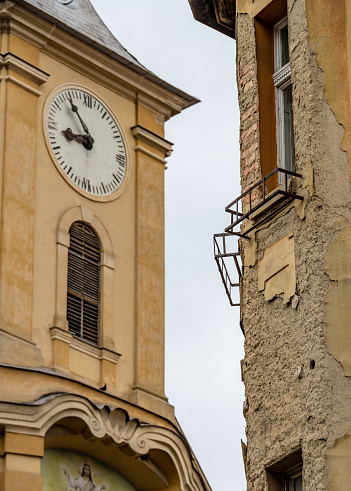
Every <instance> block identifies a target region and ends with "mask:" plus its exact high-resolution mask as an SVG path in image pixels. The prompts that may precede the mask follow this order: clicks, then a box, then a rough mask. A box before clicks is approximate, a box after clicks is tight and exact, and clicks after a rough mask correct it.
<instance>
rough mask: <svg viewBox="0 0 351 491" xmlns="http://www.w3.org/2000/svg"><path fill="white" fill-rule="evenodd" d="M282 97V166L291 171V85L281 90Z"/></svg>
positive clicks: (292, 133) (293, 152)
mask: <svg viewBox="0 0 351 491" xmlns="http://www.w3.org/2000/svg"><path fill="white" fill-rule="evenodd" d="M283 99H284V102H283V104H284V146H285V155H284V157H285V158H284V167H285V169H286V170H290V171H293V170H294V163H295V146H294V123H293V112H292V87H291V85H289V87H287V88H286V89H285V90H283Z"/></svg>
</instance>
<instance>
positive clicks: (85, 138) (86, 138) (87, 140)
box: [62, 128, 94, 150]
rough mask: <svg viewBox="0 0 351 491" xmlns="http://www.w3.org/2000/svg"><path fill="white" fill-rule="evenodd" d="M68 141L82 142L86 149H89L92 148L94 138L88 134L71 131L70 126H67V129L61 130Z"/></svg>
mask: <svg viewBox="0 0 351 491" xmlns="http://www.w3.org/2000/svg"><path fill="white" fill-rule="evenodd" d="M62 133H63V134H64V135H65V137H66V138H67V140H68V141H73V140H74V141H76V142H78V143H82V144H83V146H84V147H85V148H86V149H87V150H91V149H92V148H93V143H94V139H93V138H92V137H91V136H90V135H76V134H74V133H73V131H72V130H71V128H67V130H64V131H62Z"/></svg>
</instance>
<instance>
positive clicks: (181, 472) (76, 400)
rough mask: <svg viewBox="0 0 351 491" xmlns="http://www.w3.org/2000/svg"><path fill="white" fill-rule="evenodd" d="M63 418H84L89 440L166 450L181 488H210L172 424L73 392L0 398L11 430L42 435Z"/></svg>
mask: <svg viewBox="0 0 351 491" xmlns="http://www.w3.org/2000/svg"><path fill="white" fill-rule="evenodd" d="M115 402H117V400H116V399H115ZM145 416H146V413H145ZM65 418H71V419H72V418H75V419H78V420H80V421H83V422H84V423H85V425H86V430H88V431H86V430H83V431H82V433H81V434H82V436H83V437H85V438H88V439H89V440H90V441H92V439H98V440H104V441H105V440H106V437H107V438H111V439H112V440H113V442H114V443H116V444H117V445H121V444H124V445H128V446H129V448H130V450H131V451H132V453H134V454H136V455H135V456H143V455H144V456H147V454H148V453H149V452H150V451H151V450H158V451H160V452H163V453H165V454H167V455H168V456H169V457H170V458H171V460H172V462H173V464H174V467H175V469H176V471H177V474H178V476H179V480H180V489H183V490H187V491H210V487H209V485H208V483H207V482H206V479H205V477H204V475H203V473H202V471H201V469H200V467H199V465H198V463H197V461H196V460H195V457H194V455H193V454H192V452H191V450H190V447H189V445H188V443H187V441H186V440H185V438H184V436H183V435H182V434H181V433H180V432H179V430H177V429H175V428H174V429H173V430H171V429H169V428H166V427H163V426H157V425H155V424H148V423H146V422H143V423H141V422H140V421H139V420H138V419H133V418H130V416H129V414H128V412H127V411H125V410H123V409H121V408H118V407H116V406H112V405H108V406H107V405H105V404H93V403H91V402H90V401H89V400H87V399H86V398H84V397H81V396H77V395H74V394H65V393H61V394H57V393H56V394H49V395H47V396H45V397H43V398H41V399H39V400H36V401H34V402H32V403H27V404H25V405H22V404H14V403H6V402H0V421H1V422H2V425H3V426H4V427H5V430H6V431H9V432H12V433H17V434H27V435H34V436H41V437H45V435H46V434H47V432H48V430H50V428H52V427H53V426H54V425H55V424H56V423H59V422H60V421H62V420H64V419H65Z"/></svg>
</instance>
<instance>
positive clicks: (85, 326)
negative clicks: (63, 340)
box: [67, 222, 100, 344]
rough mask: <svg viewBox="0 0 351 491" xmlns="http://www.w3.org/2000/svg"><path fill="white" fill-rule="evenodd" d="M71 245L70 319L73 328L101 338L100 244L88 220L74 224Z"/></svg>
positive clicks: (86, 336)
mask: <svg viewBox="0 0 351 491" xmlns="http://www.w3.org/2000/svg"><path fill="white" fill-rule="evenodd" d="M69 233H70V247H69V249H68V284H67V320H68V328H69V330H70V332H72V333H73V334H75V335H76V336H77V337H80V338H83V339H85V340H86V341H90V342H91V343H95V344H97V343H98V341H99V303H100V244H99V239H98V237H97V236H96V234H95V232H94V231H93V230H92V229H91V228H90V227H88V226H87V225H86V224H85V223H82V222H75V223H74V224H73V225H72V226H71V228H70V231H69Z"/></svg>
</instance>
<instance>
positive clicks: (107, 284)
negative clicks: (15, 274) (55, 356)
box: [55, 206, 115, 350]
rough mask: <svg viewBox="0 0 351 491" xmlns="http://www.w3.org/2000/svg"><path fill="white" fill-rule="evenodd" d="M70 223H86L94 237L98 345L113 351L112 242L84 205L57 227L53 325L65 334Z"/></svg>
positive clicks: (62, 219)
mask: <svg viewBox="0 0 351 491" xmlns="http://www.w3.org/2000/svg"><path fill="white" fill-rule="evenodd" d="M74 222H84V223H86V224H88V225H89V226H90V227H91V228H92V229H93V230H94V231H95V232H96V234H97V236H98V238H99V240H100V247H101V265H100V267H101V316H100V331H101V336H100V345H101V346H104V347H106V348H108V349H112V350H113V349H114V342H113V336H112V329H111V327H112V326H111V321H110V319H111V318H112V295H111V292H112V285H113V272H114V267H115V255H114V252H113V247H112V241H111V239H110V236H109V234H108V232H107V229H106V227H105V226H104V224H103V223H102V221H101V220H100V219H99V218H98V217H97V216H96V215H95V213H94V212H93V211H92V210H90V209H89V208H86V207H84V206H76V207H74V208H71V209H69V210H67V211H66V212H65V213H64V214H63V215H62V216H61V219H60V221H59V224H58V227H57V235H56V244H57V265H56V275H57V281H56V285H57V286H56V313H55V326H56V327H58V328H60V329H64V330H66V331H68V322H67V319H66V313H67V275H68V248H69V246H70V228H71V226H72V224H73V223H74Z"/></svg>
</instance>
